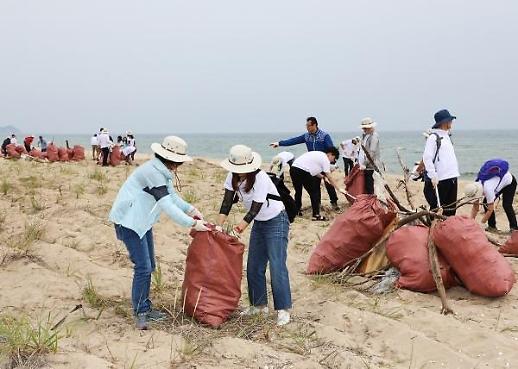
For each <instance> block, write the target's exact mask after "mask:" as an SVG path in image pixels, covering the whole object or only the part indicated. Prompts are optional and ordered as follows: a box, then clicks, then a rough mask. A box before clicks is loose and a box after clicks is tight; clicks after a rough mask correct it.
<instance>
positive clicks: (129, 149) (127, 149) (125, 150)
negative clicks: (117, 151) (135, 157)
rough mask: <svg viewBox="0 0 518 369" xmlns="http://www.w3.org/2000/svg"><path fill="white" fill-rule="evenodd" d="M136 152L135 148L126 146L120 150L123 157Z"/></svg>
mask: <svg viewBox="0 0 518 369" xmlns="http://www.w3.org/2000/svg"><path fill="white" fill-rule="evenodd" d="M135 150H136V148H135V146H126V147H124V148H123V149H122V153H123V154H124V156H129V155H131V154H133V152H134V151H135Z"/></svg>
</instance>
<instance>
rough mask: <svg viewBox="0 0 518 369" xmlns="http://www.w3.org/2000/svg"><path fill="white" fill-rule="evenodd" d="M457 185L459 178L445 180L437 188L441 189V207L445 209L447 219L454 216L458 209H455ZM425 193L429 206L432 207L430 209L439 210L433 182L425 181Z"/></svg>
mask: <svg viewBox="0 0 518 369" xmlns="http://www.w3.org/2000/svg"><path fill="white" fill-rule="evenodd" d="M457 185H458V182H457V178H449V179H443V180H442V181H439V183H438V184H437V188H438V189H439V199H440V200H441V206H442V207H443V209H444V211H443V214H444V215H446V216H447V217H449V216H453V215H455V213H456V212H457V209H455V206H456V204H455V202H456V201H457ZM423 193H424V197H425V198H426V201H427V202H428V205H430V209H431V210H434V209H437V206H438V204H437V196H436V194H435V188H434V187H433V185H432V181H431V180H425V181H424V190H423Z"/></svg>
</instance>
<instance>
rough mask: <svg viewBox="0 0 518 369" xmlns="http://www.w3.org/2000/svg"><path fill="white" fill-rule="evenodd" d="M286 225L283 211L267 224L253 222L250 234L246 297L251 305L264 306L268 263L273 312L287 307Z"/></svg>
mask: <svg viewBox="0 0 518 369" xmlns="http://www.w3.org/2000/svg"><path fill="white" fill-rule="evenodd" d="M289 229H290V223H289V221H288V214H286V211H284V210H283V211H281V212H280V214H279V215H277V216H276V217H275V218H273V219H270V220H267V221H258V220H256V221H254V225H253V226H252V231H251V233H250V246H249V249H248V262H247V267H246V276H247V280H248V298H249V300H250V304H251V305H252V306H263V305H267V304H268V292H267V288H266V266H267V265H268V263H269V264H270V279H271V285H272V294H273V305H274V307H275V310H285V309H290V308H291V289H290V278H289V275H288V267H287V266H286V259H287V255H288V233H289Z"/></svg>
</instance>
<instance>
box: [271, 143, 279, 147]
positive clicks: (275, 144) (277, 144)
mask: <svg viewBox="0 0 518 369" xmlns="http://www.w3.org/2000/svg"><path fill="white" fill-rule="evenodd" d="M270 146H271V147H273V148H274V149H275V148H277V147H279V143H278V142H272V143H271V144H270Z"/></svg>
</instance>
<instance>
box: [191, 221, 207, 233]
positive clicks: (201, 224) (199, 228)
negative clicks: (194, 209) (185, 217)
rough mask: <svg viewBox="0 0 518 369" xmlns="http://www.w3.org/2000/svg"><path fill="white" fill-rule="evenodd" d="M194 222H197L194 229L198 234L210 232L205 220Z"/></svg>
mask: <svg viewBox="0 0 518 369" xmlns="http://www.w3.org/2000/svg"><path fill="white" fill-rule="evenodd" d="M194 222H195V223H194V225H193V227H192V229H194V230H195V231H197V232H207V231H210V229H208V228H207V227H206V226H205V224H204V222H203V220H201V219H197V220H195V221H194Z"/></svg>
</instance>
